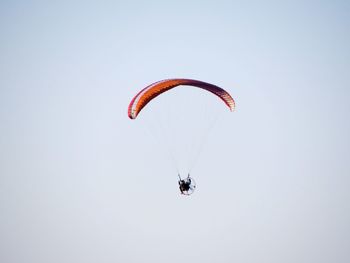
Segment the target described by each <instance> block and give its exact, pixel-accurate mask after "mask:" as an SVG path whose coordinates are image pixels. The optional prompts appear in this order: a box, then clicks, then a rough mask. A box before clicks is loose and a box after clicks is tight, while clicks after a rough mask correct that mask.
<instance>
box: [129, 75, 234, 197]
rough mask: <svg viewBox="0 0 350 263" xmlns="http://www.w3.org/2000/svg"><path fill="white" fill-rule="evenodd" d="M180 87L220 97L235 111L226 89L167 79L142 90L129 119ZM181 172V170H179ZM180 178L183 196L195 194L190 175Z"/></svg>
mask: <svg viewBox="0 0 350 263" xmlns="http://www.w3.org/2000/svg"><path fill="white" fill-rule="evenodd" d="M178 86H192V87H197V88H200V89H202V90H206V91H208V92H210V93H212V94H214V95H216V96H217V97H219V98H220V99H221V100H222V101H223V102H224V103H225V104H226V106H228V108H229V109H230V111H233V110H234V109H235V101H234V100H233V98H232V97H231V95H230V94H229V93H228V92H227V91H226V90H224V89H222V88H220V87H218V86H216V85H213V84H210V83H207V82H203V81H199V80H193V79H181V78H177V79H165V80H161V81H157V82H155V83H152V84H151V85H148V86H147V87H145V88H144V89H142V90H140V91H139V92H138V93H137V94H136V95H135V96H134V97H133V99H132V100H131V102H130V103H129V107H128V117H129V118H130V119H136V118H137V117H138V115H139V113H140V112H141V110H142V109H143V108H144V107H145V106H146V105H147V104H148V103H149V102H150V101H151V100H153V99H154V98H156V97H157V96H159V95H160V94H162V93H164V92H167V91H169V90H171V89H173V88H175V87H178ZM178 170H179V169H178ZM178 176H179V181H178V183H179V189H180V192H181V194H184V195H190V194H192V193H193V192H194V190H195V188H196V184H195V181H194V180H193V178H191V177H190V174H188V176H187V178H185V179H181V177H180V174H178Z"/></svg>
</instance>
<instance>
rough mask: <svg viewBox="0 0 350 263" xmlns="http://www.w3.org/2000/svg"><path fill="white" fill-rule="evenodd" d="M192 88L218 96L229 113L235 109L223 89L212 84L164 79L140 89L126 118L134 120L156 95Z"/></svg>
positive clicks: (230, 98)
mask: <svg viewBox="0 0 350 263" xmlns="http://www.w3.org/2000/svg"><path fill="white" fill-rule="evenodd" d="M180 85H183V86H194V87H198V88H201V89H204V90H207V91H209V92H211V93H213V94H214V95H216V96H218V97H219V98H220V99H222V100H223V101H224V102H225V104H226V105H227V106H228V107H229V109H230V110H231V111H233V110H234V108H235V102H234V100H233V98H232V97H231V95H230V94H229V93H228V92H227V91H225V90H224V89H222V88H220V87H218V86H215V85H213V84H209V83H206V82H203V81H199V80H193V79H166V80H161V81H157V82H155V83H153V84H151V85H149V86H147V87H145V88H144V89H142V90H141V91H140V92H139V93H137V94H136V96H135V97H134V98H133V99H132V100H131V102H130V104H129V108H128V116H129V118H130V119H135V118H136V117H137V115H138V114H139V113H140V111H141V110H142V109H143V108H144V107H145V106H146V105H147V103H149V102H150V101H151V100H152V99H154V98H155V97H157V96H158V95H160V94H162V93H163V92H166V91H168V90H170V89H172V88H175V87H177V86H180Z"/></svg>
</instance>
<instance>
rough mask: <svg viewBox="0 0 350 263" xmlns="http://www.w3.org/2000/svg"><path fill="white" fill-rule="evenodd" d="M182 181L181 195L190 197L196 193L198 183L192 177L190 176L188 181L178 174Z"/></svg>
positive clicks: (180, 186) (180, 185)
mask: <svg viewBox="0 0 350 263" xmlns="http://www.w3.org/2000/svg"><path fill="white" fill-rule="evenodd" d="M178 176H179V178H180V180H179V189H180V192H181V194H183V195H190V194H192V193H193V192H194V190H195V189H196V183H195V181H194V180H193V178H191V177H190V175H189V174H188V176H187V178H186V179H181V177H180V174H178Z"/></svg>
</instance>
